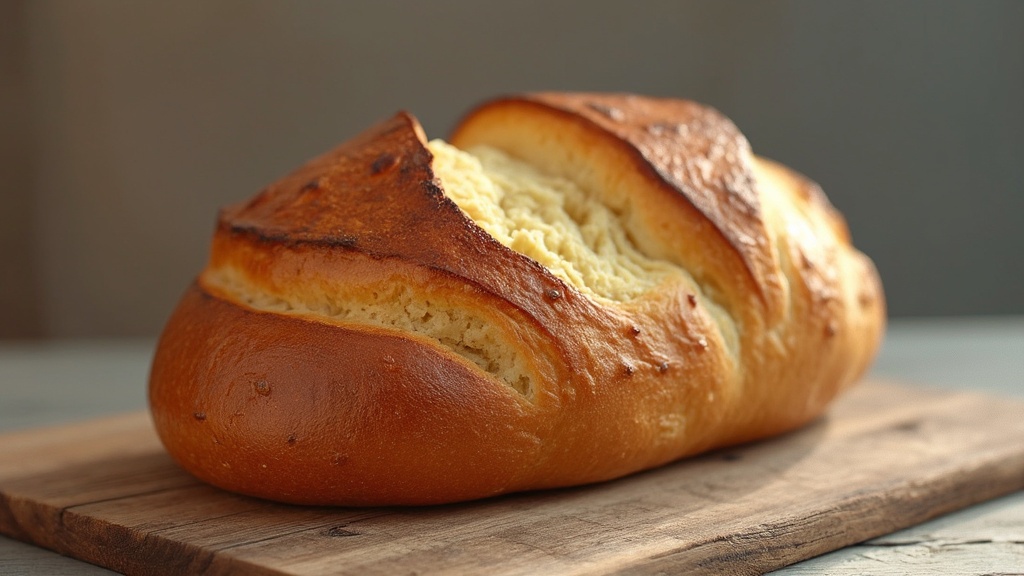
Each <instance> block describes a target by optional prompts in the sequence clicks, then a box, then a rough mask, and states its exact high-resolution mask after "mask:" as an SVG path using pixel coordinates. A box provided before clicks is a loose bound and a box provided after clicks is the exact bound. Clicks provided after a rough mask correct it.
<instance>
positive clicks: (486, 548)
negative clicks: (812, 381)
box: [0, 383, 1024, 574]
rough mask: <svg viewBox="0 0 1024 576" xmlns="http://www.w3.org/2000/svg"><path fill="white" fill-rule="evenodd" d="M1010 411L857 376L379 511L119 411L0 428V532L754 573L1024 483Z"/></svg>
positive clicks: (205, 551) (598, 568)
mask: <svg viewBox="0 0 1024 576" xmlns="http://www.w3.org/2000/svg"><path fill="white" fill-rule="evenodd" d="M1022 409H1024V403H1021V402H1019V401H1011V400H1004V399H996V398H992V397H987V396H983V395H977V394H967V393H947V392H930V391H921V390H912V389H908V388H903V387H900V386H895V385H891V384H880V383H869V384H865V385H862V386H860V387H859V388H857V389H855V390H854V391H853V392H852V393H850V394H849V395H847V396H846V397H844V398H843V399H842V400H841V401H840V402H839V403H838V404H837V405H836V406H835V408H834V409H833V410H832V411H831V413H830V415H829V416H828V417H827V418H825V419H823V420H821V421H819V422H818V423H816V424H814V425H812V426H810V427H808V428H806V429H804V430H802V431H800V432H797V433H794V434H790V435H787V436H785V437H781V438H778V439H775V440H771V441H767V442H761V443H757V444H750V445H746V446H741V447H737V448H734V449H731V450H727V451H721V452H716V453H713V454H709V455H706V456H704V457H700V458H697V459H691V460H688V461H683V462H680V463H677V464H674V465H671V466H667V467H664V468H661V469H658V470H654V471H651V472H648V473H643V474H639V475H636V476H632V477H630V478H626V479H623V480H619V481H615V482H609V483H605V484H599V485H594V486H589V487H584V488H578V489H567V490H557V491H548V492H539V493H533V494H524V495H517V496H510V497H503V498H497V499H492V500H485V501H481V502H476V503H470V504H462V505H451V506H439V507H430V508H392V509H381V508H375V509H374V508H367V509H352V508H307V507H296V506H284V505H278V504H273V503H269V502H264V501H260V500H256V499H252V498H246V497H241V496H235V495H232V494H228V493H225V492H222V491H219V490H217V489H214V488H211V487H208V486H205V485H203V484H200V483H198V482H197V481H195V480H193V479H192V478H191V477H189V476H187V475H186V474H184V473H183V472H181V471H180V470H179V469H178V468H177V467H176V466H175V465H174V464H173V463H172V462H171V461H170V459H169V458H168V457H167V456H166V455H165V454H164V453H163V451H162V449H161V448H160V447H159V444H158V443H157V442H156V440H155V438H154V436H153V432H152V430H151V428H150V425H149V423H148V418H147V417H146V416H145V415H144V414H139V415H130V416H125V417H118V418H114V419H107V420H102V421H95V422H91V423H86V424H79V425H75V426H68V427H62V428H54V429H44V430H37V431H29V432H22V433H18V434H10V435H6V436H4V437H2V438H0V532H2V533H4V534H6V535H9V536H13V537H15V538H18V539H20V540H24V541H27V542H32V543H35V544H38V545H40V546H44V547H47V548H51V549H53V550H56V551H58V552H61V553H64V554H67V555H70V556H74V557H77V558H81V559H84V560H87V561H89V562H92V563H95V564H99V565H102V566H106V567H109V568H111V569H113V570H117V571H120V572H125V573H128V574H142V573H146V574H179V573H196V572H205V573H209V574H237V573H246V574H392V573H409V572H414V571H415V572H417V573H420V574H424V573H429V574H444V573H488V574H525V573H560V574H563V573H564V574H596V573H609V572H616V573H625V574H654V573H661V572H672V573H677V572H686V573H702V572H704V573H722V572H729V573H735V574H755V573H762V572H766V571H768V570H772V569H775V568H779V567H782V566H785V565H788V564H791V563H794V562H797V561H799V560H803V559H806V558H810V557H812V556H816V555H819V554H822V553H824V552H827V551H830V550H834V549H837V548H840V547H843V546H848V545H850V544H854V543H858V542H863V541H865V540H868V539H870V538H872V537H877V536H880V535H882V534H889V533H892V532H894V531H896V530H898V529H900V528H904V527H907V526H910V525H913V524H916V523H919V522H922V521H924V520H926V519H929V518H932V517H934V516H937V515H940V514H943V513H945V512H949V511H952V510H955V509H958V508H961V507H964V506H967V505H970V504H973V503H977V502H980V501H983V500H987V499H991V498H994V497H996V496H999V495H1002V494H1006V493H1009V492H1012V491H1014V490H1018V489H1021V488H1024V419H1021V418H1020V414H1022V413H1024V412H1022Z"/></svg>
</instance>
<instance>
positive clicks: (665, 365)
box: [658, 362, 668, 374]
mask: <svg viewBox="0 0 1024 576" xmlns="http://www.w3.org/2000/svg"><path fill="white" fill-rule="evenodd" d="M666 372H668V362H662V363H661V364H658V373H659V374H664V373H666Z"/></svg>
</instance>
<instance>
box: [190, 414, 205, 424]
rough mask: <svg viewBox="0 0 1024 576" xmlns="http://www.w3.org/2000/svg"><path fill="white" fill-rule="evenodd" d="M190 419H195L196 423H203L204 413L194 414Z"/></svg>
mask: <svg viewBox="0 0 1024 576" xmlns="http://www.w3.org/2000/svg"><path fill="white" fill-rule="evenodd" d="M192 417H193V418H195V419H196V421H197V422H205V421H206V412H194V413H193V414H192Z"/></svg>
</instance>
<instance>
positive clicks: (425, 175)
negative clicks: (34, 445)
mask: <svg viewBox="0 0 1024 576" xmlns="http://www.w3.org/2000/svg"><path fill="white" fill-rule="evenodd" d="M451 141H452V143H453V144H455V145H456V146H459V147H460V148H468V147H472V146H474V145H478V144H486V145H488V146H491V147H494V148H498V149H500V150H503V151H505V152H506V153H508V154H509V155H511V156H514V157H516V158H519V159H521V160H524V161H526V162H528V163H530V164H532V165H534V166H536V167H538V168H539V169H541V170H543V171H545V172H547V173H550V174H556V175H562V176H565V177H566V178H571V179H573V180H575V181H577V182H578V183H579V184H580V185H581V186H582V187H583V188H584V189H586V190H593V191H595V195H596V196H595V201H602V202H605V203H607V204H609V205H610V206H613V207H614V210H615V211H616V213H617V214H620V215H621V217H622V218H625V219H629V220H630V222H631V223H632V225H633V227H632V229H633V230H638V231H640V232H637V233H636V234H634V236H635V237H634V238H633V241H634V242H635V243H636V245H637V246H639V247H640V248H641V249H642V250H643V251H644V252H645V253H647V254H650V255H652V256H655V257H657V258H660V259H664V260H666V261H670V262H672V263H674V264H676V265H678V266H679V267H680V269H682V270H683V271H684V272H683V273H680V274H679V275H677V276H672V277H670V278H668V279H667V280H665V281H663V282H662V283H661V284H659V285H658V286H657V287H655V288H654V289H651V290H648V291H646V292H644V293H643V294H642V295H641V296H639V297H637V298H634V299H630V300H628V301H624V302H605V301H598V299H594V298H590V297H588V296H586V295H584V294H582V293H581V292H580V291H579V290H577V289H576V288H575V287H573V286H570V285H568V284H567V283H565V282H563V281H562V280H560V279H559V278H557V277H555V276H554V275H552V274H551V273H550V272H549V271H548V270H547V269H545V268H544V267H542V266H541V265H539V264H537V263H536V262H535V261H533V260H531V259H529V258H527V257H525V256H523V255H521V254H519V253H516V252H514V251H512V250H511V249H509V248H506V247H505V246H503V245H502V244H500V243H498V242H497V241H496V240H495V239H493V238H492V237H491V236H489V235H488V234H487V233H486V232H484V231H483V230H482V229H481V228H480V227H479V226H477V225H476V224H475V223H474V222H473V221H472V220H470V219H469V218H468V217H467V216H465V215H464V213H463V212H462V211H460V209H459V207H458V206H457V205H455V204H454V203H453V202H452V201H451V200H450V199H449V198H448V197H446V196H445V191H444V182H443V181H440V180H438V179H437V178H436V177H435V174H434V172H433V170H432V168H431V160H432V156H431V153H430V152H429V150H427V148H426V147H425V137H424V135H423V133H422V130H421V129H420V127H419V125H418V123H417V122H416V120H415V119H414V118H413V117H411V116H410V115H408V114H404V113H403V114H399V115H397V116H395V117H394V118H392V119H390V120H388V121H386V122H384V123H382V124H379V125H377V126H375V127H373V128H371V129H369V130H368V131H366V132H365V133H363V134H361V135H360V136H358V137H356V138H355V139H353V140H351V141H350V142H348V143H346V144H343V145H342V146H341V147H339V148H337V149H335V150H333V151H331V152H329V153H327V154H326V155H324V156H322V157H320V158H317V159H315V160H313V161H312V162H310V163H309V164H307V165H306V166H304V167H302V168H300V169H299V170H297V171H296V172H295V173H293V174H291V175H290V176H288V177H286V178H285V179H283V180H281V181H280V182H278V183H276V184H274V185H272V186H270V187H269V188H267V189H266V190H264V191H263V192H261V193H260V194H259V195H257V196H256V197H255V198H253V199H251V200H250V201H248V202H245V203H241V204H238V205H235V206H231V207H229V208H226V209H225V210H223V211H222V213H221V215H220V218H219V221H218V226H217V229H216V233H215V236H214V240H213V247H212V253H211V258H210V262H209V264H208V266H207V268H206V270H204V272H203V273H202V274H201V275H200V277H199V278H198V279H197V281H196V282H195V284H194V285H193V286H192V287H191V288H190V289H189V290H188V291H187V293H186V294H185V296H184V298H183V299H182V301H181V303H180V304H179V305H178V307H177V309H176V310H175V311H174V313H173V315H172V317H171V319H170V320H169V322H168V324H167V326H166V328H165V330H164V333H163V335H162V337H161V340H160V343H159V345H158V348H157V351H156V356H155V359H154V363H153V368H152V373H151V379H150V403H151V408H152V413H153V417H154V421H155V423H156V428H157V431H158V432H159V434H160V437H161V439H162V440H163V442H164V444H165V446H166V447H167V449H168V451H169V452H170V453H171V455H172V456H173V457H174V458H175V459H176V460H177V461H178V462H179V463H180V464H181V465H182V466H183V467H184V468H185V469H187V470H188V471H189V472H191V473H193V474H195V475H196V476H197V477H199V478H201V479H203V480H205V481H207V482H209V483H211V484H214V485H216V486H220V487H222V488H225V489H228V490H232V491H236V492H241V493H244V494H249V495H254V496H259V497H263V498H269V499H273V500H280V501H285V502H293V503H305V504H337V505H391V504H433V503H444V502H454V501H461V500H469V499H475V498H482V497H487V496H491V495H495V494H502V493H507V492H514V491H521V490H530V489H540V488H552V487H560V486H571V485H578V484H584V483H589V482H597V481H602V480H607V479H611V478H616V477H620V476H623V475H626V474H630V473H632V472H636V471H639V470H644V469H647V468H651V467H655V466H658V465H661V464H664V463H666V462H670V461H672V460H675V459H678V458H681V457H683V456H687V455H692V454H695V453H699V452H701V451H706V450H709V449H712V448H716V447H721V446H726V445H730V444H735V443H739V442H744V441H749V440H753V439H758V438H763V437H767V436H770V435H774V434H779V433H781V432H784V431H787V430H790V429H793V428H795V427H798V426H800V425H802V424H805V423H807V422H808V421H810V420H812V419H813V418H815V417H817V416H819V415H820V414H821V413H822V412H823V411H824V410H825V408H826V406H827V404H828V403H829V402H830V401H831V400H832V399H833V398H834V397H835V396H836V395H837V394H838V393H839V392H840V391H841V390H843V389H844V388H846V387H847V386H849V385H850V384H851V383H852V382H854V381H855V379H856V378H857V377H858V376H859V375H860V374H861V373H862V372H863V371H864V370H865V369H866V367H867V366H868V364H869V363H870V361H871V359H872V357H873V356H874V353H875V351H876V349H877V346H878V344H879V341H880V339H881V334H882V332H883V330H884V322H885V310H884V300H883V296H882V292H881V288H880V284H879V281H878V277H877V274H876V272H875V270H874V267H873V265H872V264H871V262H870V260H868V259H867V258H866V257H865V256H863V255H862V254H861V253H859V252H857V251H856V250H855V249H853V248H852V246H851V245H850V241H849V235H848V233H847V230H846V226H845V224H844V222H843V220H842V218H841V216H840V215H839V214H838V213H837V212H836V211H835V210H834V209H833V208H832V207H831V206H830V204H829V203H828V201H827V199H826V198H825V196H824V195H823V194H822V193H821V191H820V190H819V189H818V188H817V186H816V185H815V184H813V183H812V182H810V181H808V180H807V179H805V178H803V177H802V176H800V175H798V174H796V173H794V172H792V171H791V170H789V169H787V168H785V167H783V166H781V165H778V164H775V163H773V162H770V161H768V160H764V159H761V158H758V157H756V156H754V155H753V154H752V153H751V152H750V149H749V145H748V144H747V142H746V140H745V139H744V138H743V136H742V135H741V134H740V133H739V131H738V130H737V129H736V128H735V127H734V126H733V125H732V124H731V123H730V122H729V121H728V120H727V119H725V118H724V117H722V116H721V115H720V114H718V113H717V112H715V111H713V110H711V109H709V108H706V107H703V106H700V105H698V104H695V103H691V102H686V101H679V100H663V99H650V98H641V97H637V96H629V95H599V94H533V95H527V96H519V97H511V98H504V99H499V100H494V101H491V102H488V103H485V104H484V105H482V106H480V107H479V108H477V109H475V110H474V111H472V112H471V113H470V114H468V115H467V116H466V117H465V118H464V119H463V121H462V122H461V123H460V125H459V126H458V127H457V129H456V130H455V132H454V134H453V136H452V138H451ZM396 286H398V287H401V297H402V298H406V299H411V301H420V300H422V301H424V302H426V301H429V302H430V305H431V306H435V307H436V309H437V310H442V309H446V310H456V311H458V312H459V314H460V316H459V318H460V319H461V318H462V317H463V316H464V317H466V318H469V319H470V320H467V322H471V323H472V325H473V326H478V325H480V326H485V327H486V328H487V330H490V332H489V333H493V334H496V335H497V336H496V338H498V340H499V342H498V344H497V346H499V347H500V348H501V349H502V351H503V352H506V353H510V354H512V356H514V357H515V358H517V359H518V362H519V363H520V365H521V366H523V367H524V368H523V370H524V371H525V373H527V375H528V378H526V379H525V380H523V381H524V382H525V381H528V384H524V385H523V386H520V387H517V386H516V385H515V383H514V382H513V383H510V382H509V381H507V380H505V379H503V378H502V377H501V375H500V374H495V373H491V372H488V371H487V370H485V369H484V368H482V366H483V364H482V363H481V362H476V363H474V361H471V360H470V359H468V358H469V357H468V356H466V355H464V354H460V353H457V349H456V348H452V347H451V346H447V345H442V344H441V343H440V342H439V341H438V340H436V339H432V338H431V337H429V336H428V335H424V334H422V333H417V332H415V331H408V330H402V329H398V328H395V327H388V326H381V325H371V324H367V323H365V322H361V321H352V319H351V318H350V317H346V316H344V315H342V314H341V313H339V312H338V310H339V309H343V308H344V307H345V306H346V302H347V301H349V300H351V301H358V302H377V300H379V299H380V298H382V296H380V294H383V293H385V292H387V291H388V290H392V291H393V290H394V287H396ZM387 294H391V292H387ZM374 299H377V300H374ZM299 303H302V304H299ZM459 321H462V320H459Z"/></svg>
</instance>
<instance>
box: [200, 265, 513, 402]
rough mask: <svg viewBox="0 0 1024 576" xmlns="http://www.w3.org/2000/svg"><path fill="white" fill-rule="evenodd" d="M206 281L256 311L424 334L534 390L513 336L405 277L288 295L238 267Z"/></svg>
mask: <svg viewBox="0 0 1024 576" xmlns="http://www.w3.org/2000/svg"><path fill="white" fill-rule="evenodd" d="M203 283H204V285H206V286H207V287H208V288H211V287H212V288H215V289H217V290H218V291H223V292H226V293H227V294H228V295H230V296H231V298H232V299H233V300H236V301H239V302H241V303H243V304H245V305H246V306H249V307H250V308H253V309H256V310H261V311H266V312H275V313H279V314H291V315H297V316H307V317H309V316H315V317H317V318H319V319H327V320H330V321H331V322H336V323H339V324H361V325H370V326H377V327H380V328H385V329H391V330H395V331H397V332H404V333H413V334H418V335H420V336H424V337H426V338H428V339H430V340H432V341H434V342H435V343H437V344H439V345H440V346H442V347H444V348H447V349H448V350H450V351H452V352H454V353H455V354H457V355H458V356H461V357H463V358H465V359H467V360H469V361H470V362H472V363H473V364H476V365H477V366H479V367H480V368H481V369H482V370H484V371H485V372H487V373H489V374H492V375H494V376H496V377H498V378H500V379H501V380H502V381H504V382H505V383H506V384H507V385H508V386H509V387H510V388H512V389H514V390H515V391H516V392H518V393H520V394H522V395H524V396H526V397H531V396H532V394H533V390H532V378H531V377H530V372H531V370H530V367H529V366H528V364H527V361H526V358H523V357H522V355H521V354H519V353H518V351H517V350H516V348H515V347H512V346H508V345H506V344H504V342H507V341H509V335H507V334H503V333H502V331H501V329H500V328H498V327H497V326H496V325H495V323H494V322H492V321H489V320H488V319H486V318H484V317H482V316H480V315H477V314H475V313H474V312H473V311H472V310H470V309H468V308H467V307H465V306H460V305H458V304H457V303H453V302H449V301H447V300H446V299H445V298H444V297H443V296H440V295H437V294H429V293H423V292H420V291H418V290H415V289H413V288H412V287H411V286H410V285H409V284H408V283H407V282H406V281H405V280H404V279H402V278H394V279H392V280H390V281H388V282H386V283H383V284H381V285H380V286H379V287H378V289H376V290H372V291H367V290H359V291H353V292H351V293H348V294H345V293H341V292H340V291H334V290H323V291H321V290H304V291H302V292H301V296H300V298H295V297H294V296H292V297H291V298H288V299H286V298H284V297H283V296H281V295H275V294H271V293H268V292H267V291H266V289H254V288H253V286H254V283H253V282H252V281H251V280H250V279H248V278H246V277H245V273H244V272H242V271H240V270H238V269H236V268H227V267H225V268H219V269H217V270H211V271H208V272H207V273H206V274H204V275H203Z"/></svg>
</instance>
